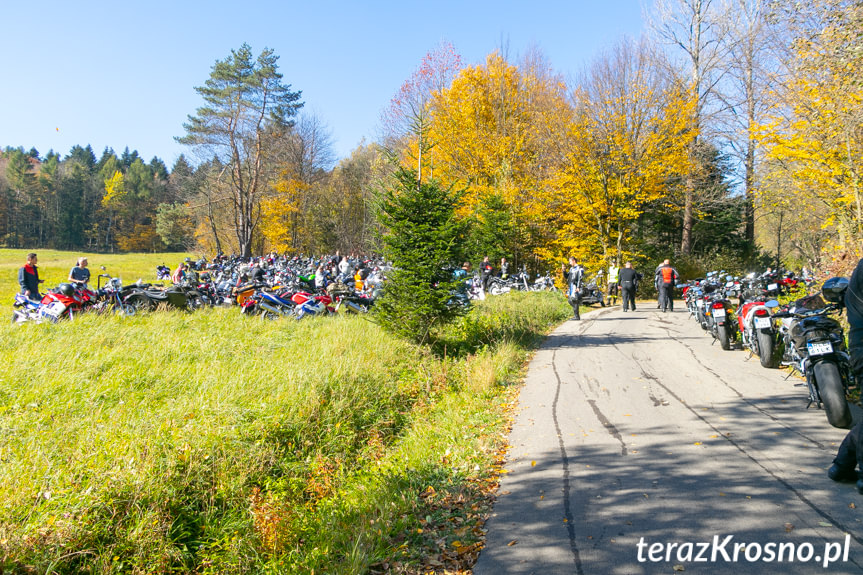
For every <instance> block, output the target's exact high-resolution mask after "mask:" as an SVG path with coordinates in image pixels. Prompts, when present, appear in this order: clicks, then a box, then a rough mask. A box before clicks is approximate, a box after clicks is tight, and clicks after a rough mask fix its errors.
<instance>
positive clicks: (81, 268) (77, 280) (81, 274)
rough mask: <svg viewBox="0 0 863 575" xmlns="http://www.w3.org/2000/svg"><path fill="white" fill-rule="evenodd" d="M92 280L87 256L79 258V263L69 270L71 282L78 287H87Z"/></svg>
mask: <svg viewBox="0 0 863 575" xmlns="http://www.w3.org/2000/svg"><path fill="white" fill-rule="evenodd" d="M89 281H90V270H89V269H87V258H78V263H77V264H76V265H75V267H74V268H72V269H71V271H69V282H70V283H72V284H74V285H75V286H77V287H83V288H85V287H87V283H89Z"/></svg>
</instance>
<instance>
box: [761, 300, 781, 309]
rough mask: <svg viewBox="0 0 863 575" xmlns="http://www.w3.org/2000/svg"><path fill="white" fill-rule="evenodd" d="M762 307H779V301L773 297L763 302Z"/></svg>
mask: <svg viewBox="0 0 863 575" xmlns="http://www.w3.org/2000/svg"><path fill="white" fill-rule="evenodd" d="M764 307H768V308H770V309H773V308H774V307H779V302H778V301H776V300H775V299H771V300H768V301H766V302H764Z"/></svg>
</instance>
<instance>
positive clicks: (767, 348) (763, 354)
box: [755, 329, 779, 369]
mask: <svg viewBox="0 0 863 575" xmlns="http://www.w3.org/2000/svg"><path fill="white" fill-rule="evenodd" d="M755 340H756V342H757V346H758V349H757V353H758V359H759V360H760V361H761V367H766V368H768V369H774V368H776V367H779V362H778V361H777V358H776V340H775V339H774V338H773V335H772V334H769V333H767V332H765V331H762V330H760V329H759V330H758V331H757V332H756V334H755Z"/></svg>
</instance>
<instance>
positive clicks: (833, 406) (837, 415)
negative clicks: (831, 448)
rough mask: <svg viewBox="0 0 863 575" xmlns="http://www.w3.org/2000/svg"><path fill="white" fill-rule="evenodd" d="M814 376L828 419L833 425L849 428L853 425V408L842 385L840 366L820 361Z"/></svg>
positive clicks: (814, 369) (816, 365) (815, 368)
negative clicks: (849, 404)
mask: <svg viewBox="0 0 863 575" xmlns="http://www.w3.org/2000/svg"><path fill="white" fill-rule="evenodd" d="M813 371H814V373H813V374H812V377H814V378H815V385H816V387H817V388H818V395H819V396H821V403H822V405H824V411H826V412H827V421H828V422H830V425H832V426H833V427H838V428H840V429H848V428H850V427H851V409H850V408H849V407H848V401H847V400H846V399H845V386H843V385H842V375H841V374H840V373H839V367H838V366H837V365H836V364H835V363H833V362H832V361H820V362H818V363H816V364H815V366H814V368H813Z"/></svg>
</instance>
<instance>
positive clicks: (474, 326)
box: [0, 252, 568, 573]
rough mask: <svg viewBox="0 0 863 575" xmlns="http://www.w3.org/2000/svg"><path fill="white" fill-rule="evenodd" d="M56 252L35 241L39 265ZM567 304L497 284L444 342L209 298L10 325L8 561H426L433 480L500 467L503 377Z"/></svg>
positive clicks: (3, 348)
mask: <svg viewBox="0 0 863 575" xmlns="http://www.w3.org/2000/svg"><path fill="white" fill-rule="evenodd" d="M7 255H8V254H7ZM17 255H18V254H15V255H14V257H13V259H15V258H17ZM61 256H62V254H57V255H56V256H52V255H51V254H50V252H46V253H44V255H43V252H40V259H41V262H40V263H41V265H42V266H43V268H48V269H51V268H52V265H51V262H53V261H60V260H61V259H62V260H63V261H65V259H66V258H68V256H62V257H61ZM54 257H56V260H55V259H52V258H54ZM116 257H117V258H118V259H117V260H114V261H107V263H108V264H110V265H106V267H109V269H112V268H113V267H117V268H123V269H128V270H133V275H134V270H140V271H141V272H145V271H149V270H152V269H154V267H155V265H156V264H158V263H161V261H160V258H158V257H157V256H151V255H150V256H138V257H134V256H116ZM172 257H173V258H174V259H176V258H177V257H178V256H176V255H173V256H172ZM42 258H44V259H42ZM119 258H128V259H119ZM154 258H155V259H154ZM70 259H71V260H72V261H73V262H74V258H70ZM46 260H47V262H46ZM99 261H100V260H98V259H97V258H96V257H95V256H93V259H91V263H92V264H94V265H95V266H98V265H99ZM136 262H137V263H136ZM166 263H169V262H166ZM136 266H137V267H136ZM16 267H17V262H15V263H14V264H12V263H10V264H8V265H7V268H6V269H9V270H12V271H14V270H15V268H16ZM57 267H59V265H58V266H57ZM0 269H2V268H0ZM63 273H68V270H66V271H64V272H63ZM118 275H119V274H118ZM123 276H124V279H125V277H126V273H125V271H124V272H123ZM49 277H50V276H49ZM567 311H568V306H567V305H566V304H565V302H564V301H563V299H562V298H561V297H560V296H552V295H550V294H512V295H511V296H502V297H499V298H490V299H489V300H488V301H487V302H484V303H483V304H481V305H478V306H477V308H476V309H475V310H474V311H472V312H471V313H470V314H469V315H468V316H467V317H466V318H464V319H463V320H462V321H460V322H459V323H457V324H455V325H453V326H452V327H450V328H448V329H447V330H446V332H445V333H442V334H439V338H438V341H439V345H441V346H442V349H443V348H445V349H446V352H445V354H443V353H440V352H439V351H437V350H436V351H435V352H434V353H432V352H430V351H429V350H426V349H423V348H418V347H414V346H411V345H409V344H407V343H404V342H402V341H400V340H397V339H394V338H392V337H390V336H389V335H388V334H386V333H385V332H383V331H382V330H380V329H379V328H378V326H377V325H376V324H374V323H372V322H371V321H369V320H368V319H366V318H364V317H357V316H352V317H334V318H308V319H306V320H303V321H301V322H296V321H290V322H289V321H276V322H262V321H259V320H250V319H248V318H245V317H242V316H241V315H240V314H239V312H238V311H237V310H236V309H212V310H204V311H201V312H196V313H194V314H188V313H182V312H161V313H152V314H142V315H136V316H133V317H108V316H88V315H84V316H79V317H77V318H76V319H75V320H74V321H67V322H61V323H59V324H56V325H50V324H24V325H12V324H11V323H9V324H6V323H4V324H2V325H0V362H2V363H3V365H4V367H5V369H4V370H2V371H0V463H2V464H0V558H2V563H0V565H2V567H3V568H4V569H6V570H12V571H16V570H21V571H23V570H30V569H33V570H35V571H38V572H46V571H51V572H54V571H56V572H63V573H79V572H98V573H103V572H139V573H145V572H167V571H181V572H182V571H192V570H196V571H199V572H211V573H228V572H235V573H258V572H261V571H263V570H267V569H275V570H277V571H280V572H308V571H310V570H311V569H315V570H316V571H317V572H327V573H356V572H363V571H365V570H367V569H368V567H369V566H370V565H373V564H375V563H376V562H378V561H381V560H384V559H386V560H397V561H405V562H406V563H408V564H413V565H415V566H417V565H421V561H422V557H423V555H424V554H427V553H429V552H430V551H429V547H428V546H429V541H427V540H425V539H423V538H422V537H419V535H418V534H417V529H423V528H425V529H426V530H428V529H430V527H429V526H428V521H427V518H431V519H433V520H434V521H438V520H439V521H438V523H439V525H449V522H448V520H446V519H445V516H444V515H442V513H444V512H443V511H441V508H440V506H437V507H435V506H432V508H429V505H430V503H429V501H431V499H429V498H422V497H420V494H421V493H422V492H423V490H425V489H426V488H427V487H429V486H434V489H435V490H437V492H439V493H456V492H457V493H466V494H468V495H469V494H471V493H473V492H474V491H473V489H474V487H473V486H475V485H476V482H477V481H479V480H481V479H482V478H484V477H488V476H489V474H490V468H491V465H492V462H493V453H494V451H495V449H496V448H497V447H499V445H500V443H501V442H502V436H501V435H500V429H501V426H502V425H503V422H504V417H503V411H502V409H503V408H502V405H503V404H504V403H505V398H506V394H505V393H506V386H505V384H507V383H511V382H513V381H515V380H517V378H518V374H519V370H520V368H521V366H522V363H523V360H524V359H525V357H526V354H527V353H528V350H529V349H530V347H531V346H534V345H535V344H536V342H538V341H539V338H540V336H541V334H542V333H543V332H544V331H545V330H546V329H547V328H548V327H549V326H550V325H552V324H554V323H555V322H557V321H559V320H561V319H563V318H564V317H566V315H567ZM372 521H373V522H372ZM434 521H433V522H434ZM423 525H425V526H426V527H422V526H423ZM448 528H449V527H447V529H448ZM441 529H443V527H441ZM410 533H413V535H412V536H411V537H407V535H406V534H410ZM443 533H444V535H443V536H446V533H447V532H446V531H443ZM462 539H464V540H465V541H468V540H469V537H462Z"/></svg>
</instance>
